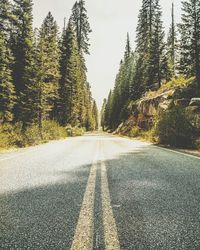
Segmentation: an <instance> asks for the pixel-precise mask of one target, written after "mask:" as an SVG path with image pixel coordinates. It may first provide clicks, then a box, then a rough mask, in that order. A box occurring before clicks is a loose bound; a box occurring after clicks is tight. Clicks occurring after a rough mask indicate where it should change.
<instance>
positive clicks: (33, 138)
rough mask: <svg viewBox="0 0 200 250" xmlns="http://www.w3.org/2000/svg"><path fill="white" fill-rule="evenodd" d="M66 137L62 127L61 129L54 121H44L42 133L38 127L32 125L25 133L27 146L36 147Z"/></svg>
mask: <svg viewBox="0 0 200 250" xmlns="http://www.w3.org/2000/svg"><path fill="white" fill-rule="evenodd" d="M65 137H67V132H66V129H65V128H64V127H61V126H60V125H59V124H58V123H57V122H55V121H44V122H43V124H42V131H40V129H39V127H38V125H32V126H30V127H28V128H27V129H26V131H25V138H26V143H27V145H37V144H40V143H42V142H48V141H50V140H58V139H61V138H65Z"/></svg>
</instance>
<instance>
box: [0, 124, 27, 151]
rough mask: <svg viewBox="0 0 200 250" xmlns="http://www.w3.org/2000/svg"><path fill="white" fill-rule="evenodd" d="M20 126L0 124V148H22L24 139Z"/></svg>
mask: <svg viewBox="0 0 200 250" xmlns="http://www.w3.org/2000/svg"><path fill="white" fill-rule="evenodd" d="M21 127H22V126H21V124H20V123H17V124H15V125H12V124H9V123H7V124H0V148H3V149H7V148H10V147H16V146H17V147H22V146H24V137H23V135H22V129H21Z"/></svg>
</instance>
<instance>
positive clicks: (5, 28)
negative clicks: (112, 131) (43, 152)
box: [0, 0, 98, 148]
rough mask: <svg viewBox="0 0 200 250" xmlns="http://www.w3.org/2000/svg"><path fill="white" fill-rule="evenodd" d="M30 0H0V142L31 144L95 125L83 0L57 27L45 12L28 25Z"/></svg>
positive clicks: (87, 30) (77, 131)
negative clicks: (37, 24) (38, 24)
mask: <svg viewBox="0 0 200 250" xmlns="http://www.w3.org/2000/svg"><path fill="white" fill-rule="evenodd" d="M32 11H33V1H32V0H13V1H10V0H1V1H0V148H6V147H10V146H20V147H21V146H26V145H34V144H37V143H40V142H43V141H48V140H51V139H59V138H62V137H66V135H67V133H68V134H69V135H72V134H74V135H79V134H82V133H83V132H84V131H92V130H96V129H97V127H98V110H97V105H96V102H95V100H94V99H93V97H92V94H91V90H90V84H89V83H88V80H87V66H86V62H85V55H86V54H89V47H90V44H89V34H90V32H91V28H90V23H89V20H88V16H87V10H86V7H85V1H84V0H79V1H77V2H75V4H74V6H73V7H72V13H71V16H70V19H69V21H68V22H66V21H65V25H64V27H63V28H62V32H61V34H60V32H59V27H58V25H57V23H56V21H55V19H54V17H53V16H52V14H51V13H50V12H49V13H48V14H47V16H46V17H45V18H44V21H43V23H42V25H41V27H40V28H37V29H33V14H32Z"/></svg>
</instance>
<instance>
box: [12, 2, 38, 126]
mask: <svg viewBox="0 0 200 250" xmlns="http://www.w3.org/2000/svg"><path fill="white" fill-rule="evenodd" d="M14 3H15V5H14V15H15V26H14V27H13V32H12V37H11V41H12V52H13V55H14V65H13V81H14V85H15V88H16V93H17V96H18V100H17V105H16V107H15V118H16V120H18V121H23V123H24V125H26V124H27V123H29V122H30V121H29V117H26V116H25V113H24V110H27V107H26V101H27V97H26V93H27V92H28V89H29V85H32V84H33V81H34V79H33V71H32V70H33V64H34V61H33V30H32V22H33V17H32V5H33V4H32V1H31V0H14Z"/></svg>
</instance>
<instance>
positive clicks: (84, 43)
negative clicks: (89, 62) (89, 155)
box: [72, 0, 91, 54]
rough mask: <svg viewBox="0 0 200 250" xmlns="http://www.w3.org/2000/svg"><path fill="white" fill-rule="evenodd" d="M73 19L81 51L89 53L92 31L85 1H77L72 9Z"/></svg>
mask: <svg viewBox="0 0 200 250" xmlns="http://www.w3.org/2000/svg"><path fill="white" fill-rule="evenodd" d="M72 21H73V25H74V27H75V31H76V36H77V41H78V49H79V51H81V52H83V53H86V54H89V46H90V44H89V34H90V33H91V28H90V24H89V21H88V16H87V10H86V8H85V1H84V0H79V1H77V2H76V3H75V4H74V6H73V9H72Z"/></svg>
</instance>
